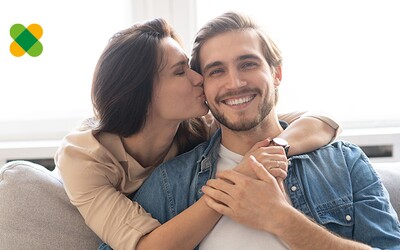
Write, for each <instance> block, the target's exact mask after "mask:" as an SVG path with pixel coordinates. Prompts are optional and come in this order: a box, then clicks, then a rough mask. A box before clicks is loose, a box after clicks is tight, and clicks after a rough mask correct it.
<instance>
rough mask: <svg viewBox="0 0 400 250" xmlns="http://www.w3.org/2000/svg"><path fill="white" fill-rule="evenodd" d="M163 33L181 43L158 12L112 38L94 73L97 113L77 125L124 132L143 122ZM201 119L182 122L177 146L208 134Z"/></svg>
mask: <svg viewBox="0 0 400 250" xmlns="http://www.w3.org/2000/svg"><path fill="white" fill-rule="evenodd" d="M167 37H171V38H172V39H174V40H175V41H177V42H178V43H179V44H180V45H182V44H181V40H180V38H179V37H178V35H177V33H176V32H175V31H174V29H173V28H172V27H171V26H170V25H169V24H168V22H167V21H165V20H164V19H162V18H157V19H153V20H149V21H147V22H144V23H139V24H135V25H133V26H132V27H130V28H128V29H125V30H122V31H120V32H118V33H116V34H115V35H114V36H113V37H112V38H111V39H110V41H109V43H108V45H107V46H106V48H105V49H104V51H103V53H102V54H101V56H100V58H99V60H98V62H97V65H96V69H95V72H94V75H93V82H92V90H91V96H92V104H93V109H94V114H95V118H90V119H88V120H86V121H85V122H84V123H83V124H82V127H81V129H88V128H91V129H96V130H98V131H101V132H109V133H114V134H117V135H120V136H123V137H128V136H130V135H133V134H135V133H138V132H139V131H140V130H141V129H142V128H143V126H145V123H146V118H147V112H148V108H149V105H150V103H151V102H152V99H151V98H152V93H153V89H154V80H155V78H156V77H157V75H158V73H159V70H160V67H161V65H160V64H161V61H162V60H161V58H163V56H164V55H163V50H162V49H161V41H162V39H163V38H167ZM171 108H173V107H171ZM202 124H203V123H200V122H199V120H198V119H191V120H188V121H184V122H182V123H181V124H180V127H179V129H178V133H177V138H176V139H177V141H178V147H179V151H180V152H183V151H186V150H188V149H190V148H192V147H193V146H195V145H197V144H198V143H199V142H202V141H204V140H205V139H206V131H205V128H203V125H202Z"/></svg>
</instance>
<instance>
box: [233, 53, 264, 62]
mask: <svg viewBox="0 0 400 250" xmlns="http://www.w3.org/2000/svg"><path fill="white" fill-rule="evenodd" d="M246 59H256V60H261V58H260V57H259V56H257V55H254V54H246V55H241V56H239V57H238V58H237V59H236V60H237V61H243V60H246Z"/></svg>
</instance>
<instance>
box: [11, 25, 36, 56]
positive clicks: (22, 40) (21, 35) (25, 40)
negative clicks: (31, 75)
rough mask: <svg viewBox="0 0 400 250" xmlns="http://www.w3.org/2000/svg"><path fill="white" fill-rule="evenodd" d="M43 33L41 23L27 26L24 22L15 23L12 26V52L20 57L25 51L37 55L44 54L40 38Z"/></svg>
mask: <svg viewBox="0 0 400 250" xmlns="http://www.w3.org/2000/svg"><path fill="white" fill-rule="evenodd" d="M42 35H43V29H42V27H41V26H40V25H39V24H31V25H29V26H28V27H27V28H25V26H24V25H22V24H19V23H17V24H14V25H13V26H12V27H11V28H10V36H11V37H12V38H13V39H14V41H13V42H12V43H11V45H10V52H11V54H13V55H14V56H17V57H20V56H23V55H24V54H25V53H28V55H30V56H33V57H36V56H39V55H40V54H42V52H43V45H42V43H41V42H39V39H40V38H41V37H42Z"/></svg>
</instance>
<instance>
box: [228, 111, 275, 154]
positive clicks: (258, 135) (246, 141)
mask: <svg viewBox="0 0 400 250" xmlns="http://www.w3.org/2000/svg"><path fill="white" fill-rule="evenodd" d="M282 131H283V129H282V127H281V125H280V124H279V120H278V117H277V116H276V115H272V114H270V115H268V116H267V117H266V118H265V119H264V121H263V122H262V123H260V124H259V125H258V126H256V127H255V128H253V129H251V130H249V131H233V130H230V129H228V128H227V127H225V126H223V125H221V132H222V139H221V143H222V145H224V146H225V147H226V148H227V149H229V150H231V151H233V152H235V153H237V154H240V155H245V154H246V153H247V152H248V151H249V150H250V149H251V148H252V147H253V146H254V144H256V143H257V142H259V141H262V140H264V139H266V138H268V137H270V138H275V137H276V136H278V135H279V134H280V133H281V132H282Z"/></svg>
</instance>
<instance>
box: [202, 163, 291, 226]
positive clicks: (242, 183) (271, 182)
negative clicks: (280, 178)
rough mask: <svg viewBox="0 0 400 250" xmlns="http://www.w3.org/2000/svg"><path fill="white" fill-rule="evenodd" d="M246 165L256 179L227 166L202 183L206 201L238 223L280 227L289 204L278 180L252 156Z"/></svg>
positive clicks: (289, 207)
mask: <svg viewBox="0 0 400 250" xmlns="http://www.w3.org/2000/svg"><path fill="white" fill-rule="evenodd" d="M249 167H250V168H251V170H252V171H253V172H254V174H255V175H256V176H257V179H254V178H250V177H248V176H246V175H243V174H241V173H238V172H237V171H233V170H227V171H221V172H219V173H217V179H210V180H208V182H207V184H206V186H204V187H203V192H204V193H205V194H206V195H207V196H206V198H205V202H206V203H207V205H208V206H209V207H211V208H212V209H214V210H215V211H217V212H218V213H221V214H223V215H226V216H229V217H230V218H232V219H233V220H235V221H237V222H238V223H241V224H245V225H247V226H250V227H252V228H255V229H259V230H266V231H270V232H271V231H272V230H273V229H274V228H275V227H279V223H280V222H279V221H280V220H281V219H284V216H285V213H286V211H287V210H289V209H291V206H290V204H289V203H288V202H287V201H286V198H285V195H284V194H283V193H282V191H281V190H280V187H279V185H278V182H277V180H276V179H275V178H274V177H273V176H272V175H271V174H270V173H269V172H268V171H266V169H265V167H264V166H263V165H262V164H261V163H260V162H258V161H257V160H256V159H255V158H254V157H252V156H250V157H249Z"/></svg>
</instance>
